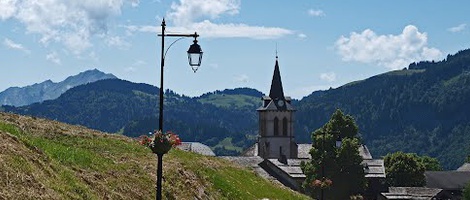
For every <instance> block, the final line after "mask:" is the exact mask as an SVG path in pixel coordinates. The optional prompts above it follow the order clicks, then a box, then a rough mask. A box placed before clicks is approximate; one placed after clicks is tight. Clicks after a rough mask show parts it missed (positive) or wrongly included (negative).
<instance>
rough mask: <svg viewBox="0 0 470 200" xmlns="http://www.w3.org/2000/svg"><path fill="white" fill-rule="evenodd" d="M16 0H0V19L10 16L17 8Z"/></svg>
mask: <svg viewBox="0 0 470 200" xmlns="http://www.w3.org/2000/svg"><path fill="white" fill-rule="evenodd" d="M16 3H17V0H0V19H1V20H5V19H8V18H10V17H12V16H13V15H14V14H15V12H16V10H17V8H16Z"/></svg>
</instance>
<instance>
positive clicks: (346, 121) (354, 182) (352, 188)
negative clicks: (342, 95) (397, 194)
mask: <svg viewBox="0 0 470 200" xmlns="http://www.w3.org/2000/svg"><path fill="white" fill-rule="evenodd" d="M357 134H358V128H357V126H356V124H355V122H354V119H353V118H352V117H351V116H349V115H344V114H343V113H342V112H341V110H336V111H335V112H334V113H333V115H332V116H331V119H330V121H328V123H326V124H325V125H324V126H323V127H322V128H320V129H317V130H316V131H315V132H313V133H312V140H313V144H312V148H311V150H310V155H311V156H312V159H311V160H310V161H308V162H306V163H305V162H303V163H301V168H302V171H303V172H304V174H305V175H306V180H305V181H304V183H303V184H302V186H303V188H304V189H305V190H306V191H307V192H308V193H310V194H311V195H312V197H318V196H319V195H320V193H321V188H322V187H323V186H319V184H317V183H319V182H326V181H328V180H331V181H332V184H331V186H329V187H323V189H324V191H323V193H324V195H325V197H326V198H328V199H349V197H350V196H353V195H357V194H361V193H362V192H363V190H364V188H365V186H366V180H365V177H364V175H365V174H364V169H363V166H362V165H361V162H362V157H361V156H360V155H359V147H360V141H359V139H358V138H357ZM338 138H340V139H341V141H342V143H341V146H340V147H339V148H337V147H336V146H335V145H336V140H337V139H338Z"/></svg>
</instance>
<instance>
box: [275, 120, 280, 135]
mask: <svg viewBox="0 0 470 200" xmlns="http://www.w3.org/2000/svg"><path fill="white" fill-rule="evenodd" d="M274 135H279V119H277V117H275V118H274Z"/></svg>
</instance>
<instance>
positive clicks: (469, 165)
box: [457, 163, 470, 172]
mask: <svg viewBox="0 0 470 200" xmlns="http://www.w3.org/2000/svg"><path fill="white" fill-rule="evenodd" d="M457 171H465V172H470V163H464V164H463V165H462V166H460V167H459V168H458V169H457Z"/></svg>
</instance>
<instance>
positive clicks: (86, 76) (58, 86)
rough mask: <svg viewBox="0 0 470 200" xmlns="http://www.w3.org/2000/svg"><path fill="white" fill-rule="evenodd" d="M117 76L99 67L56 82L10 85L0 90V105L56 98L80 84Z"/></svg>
mask: <svg viewBox="0 0 470 200" xmlns="http://www.w3.org/2000/svg"><path fill="white" fill-rule="evenodd" d="M114 78H116V76H114V75H112V74H105V73H103V72H101V71H99V70H97V69H94V70H88V71H85V72H82V73H80V74H77V75H75V76H70V77H68V78H67V79H65V80H63V81H61V82H58V83H54V82H52V81H51V80H47V81H44V82H42V83H36V84H34V85H29V86H25V87H10V88H8V89H6V90H5V91H3V92H0V105H10V106H24V105H29V104H32V103H36V102H43V101H45V100H50V99H56V98H57V97H59V96H60V95H61V94H63V93H64V92H65V91H67V90H69V89H70V88H73V87H75V86H78V85H83V84H85V83H90V82H95V81H98V80H103V79H114Z"/></svg>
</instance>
